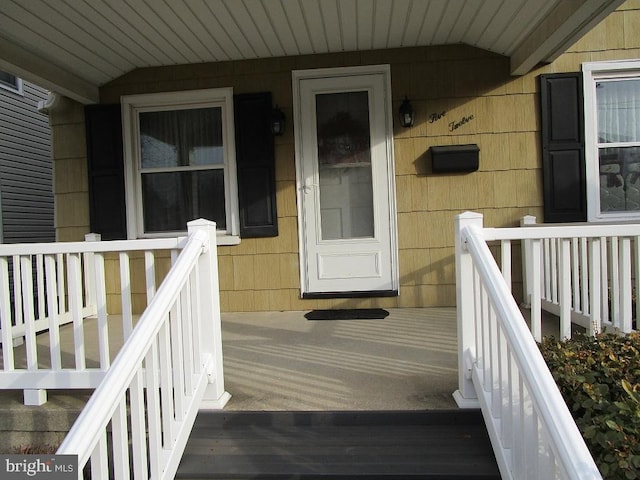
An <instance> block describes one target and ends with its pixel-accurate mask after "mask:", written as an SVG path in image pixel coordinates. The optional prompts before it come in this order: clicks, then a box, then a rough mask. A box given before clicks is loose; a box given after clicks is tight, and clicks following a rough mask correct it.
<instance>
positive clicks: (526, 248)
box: [520, 215, 536, 308]
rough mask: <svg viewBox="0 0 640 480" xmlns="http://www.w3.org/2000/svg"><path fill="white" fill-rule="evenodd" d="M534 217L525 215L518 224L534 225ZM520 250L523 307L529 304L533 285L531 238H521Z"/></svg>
mask: <svg viewBox="0 0 640 480" xmlns="http://www.w3.org/2000/svg"><path fill="white" fill-rule="evenodd" d="M535 224H536V217H535V216H533V215H525V216H524V217H522V218H521V219H520V226H521V227H526V226H527V225H535ZM520 249H521V250H522V304H523V306H524V307H525V308H529V307H530V306H531V288H532V286H533V265H532V263H531V240H523V241H522V244H521V245H520Z"/></svg>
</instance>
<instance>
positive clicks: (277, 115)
mask: <svg viewBox="0 0 640 480" xmlns="http://www.w3.org/2000/svg"><path fill="white" fill-rule="evenodd" d="M285 123H286V117H285V116H284V113H282V110H280V109H279V108H278V105H276V108H274V109H273V111H272V112H271V133H273V134H274V135H277V136H280V135H282V134H284V127H285Z"/></svg>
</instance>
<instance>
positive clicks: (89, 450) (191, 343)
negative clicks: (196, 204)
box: [57, 222, 228, 479]
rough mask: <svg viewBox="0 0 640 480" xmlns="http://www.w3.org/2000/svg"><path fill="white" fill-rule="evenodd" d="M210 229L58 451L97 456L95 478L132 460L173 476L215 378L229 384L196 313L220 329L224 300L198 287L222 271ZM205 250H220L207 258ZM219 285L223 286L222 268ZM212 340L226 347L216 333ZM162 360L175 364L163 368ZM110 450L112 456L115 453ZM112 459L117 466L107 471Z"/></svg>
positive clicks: (199, 232)
mask: <svg viewBox="0 0 640 480" xmlns="http://www.w3.org/2000/svg"><path fill="white" fill-rule="evenodd" d="M211 225H213V227H211ZM190 226H191V224H190ZM208 227H209V228H208V230H209V232H213V235H215V224H211V223H210V222H208ZM206 232H207V230H206V229H194V232H193V233H191V234H190V235H189V238H188V241H187V244H186V245H185V246H184V248H183V250H182V252H181V253H180V256H179V257H178V259H177V260H176V262H175V263H174V265H173V267H172V268H171V270H170V271H169V273H168V274H167V276H166V277H165V280H164V281H163V282H162V285H161V286H160V288H159V289H158V291H157V293H156V295H155V296H154V297H153V300H152V301H151V303H150V304H149V306H148V307H147V309H146V310H145V312H144V313H143V315H142V316H141V318H140V320H139V322H138V324H137V325H136V327H135V329H134V330H133V332H132V333H131V336H130V337H129V339H128V340H127V341H126V343H125V345H124V346H123V348H122V350H121V351H120V353H119V354H118V356H117V357H116V359H115V361H114V362H113V364H112V366H111V367H110V369H109V371H108V373H107V374H106V376H105V377H104V380H103V381H102V383H101V384H100V386H99V387H98V388H97V389H96V391H95V392H94V394H93V395H92V396H91V398H90V400H89V402H88V403H87V405H86V407H85V408H84V410H83V411H82V413H81V414H80V416H79V417H78V419H77V420H76V422H75V424H74V425H73V427H72V429H71V431H70V432H69V434H68V435H67V437H66V438H65V440H64V442H63V443H62V445H61V446H60V448H59V449H58V452H57V453H58V454H75V455H78V457H79V465H80V469H81V470H82V468H83V467H84V465H85V464H86V463H87V462H88V461H89V460H90V459H91V469H92V478H94V479H98V478H112V477H115V478H129V468H130V465H129V463H130V462H131V461H133V469H134V472H135V473H136V474H139V475H141V476H143V477H144V478H149V477H151V478H152V479H159V478H167V479H168V478H173V475H174V474H175V471H176V469H177V466H178V463H179V461H180V458H181V455H182V451H183V450H184V446H185V445H186V441H187V438H188V435H189V432H190V430H191V427H192V425H193V421H194V420H195V415H196V413H197V410H198V408H199V406H200V404H201V401H202V399H203V398H204V395H205V392H206V388H207V384H211V383H214V382H216V383H218V387H219V388H221V390H219V392H220V391H222V392H223V390H224V387H223V378H222V370H221V365H215V363H217V362H219V361H220V360H221V357H219V356H218V354H219V352H218V351H213V349H212V348H211V347H209V348H207V349H205V348H204V347H203V345H202V344H203V343H204V341H203V340H204V339H203V338H202V332H203V330H206V326H204V325H203V326H200V325H198V324H197V321H196V320H200V321H202V322H204V323H211V324H212V325H213V324H216V325H215V327H216V328H217V330H218V333H219V328H220V324H219V310H217V311H211V309H210V308H209V309H208V307H207V304H209V306H211V305H213V306H214V310H215V307H216V305H215V304H212V303H210V302H209V300H208V298H209V297H211V296H212V295H215V294H216V292H217V290H216V291H215V292H213V291H205V290H203V291H202V292H200V291H197V289H198V285H201V284H207V283H208V282H205V281H204V278H202V280H203V281H202V282H200V280H201V278H200V277H201V276H204V275H210V274H211V273H214V274H215V273H216V272H211V271H208V267H207V264H211V263H212V260H215V243H214V242H215V236H214V237H213V239H212V238H211V235H207V233H206ZM203 253H206V254H208V255H212V256H213V258H203V255H202V254H203ZM198 265H200V267H199V266H198ZM213 285H214V286H215V287H216V288H217V275H216V278H214V279H213ZM192 300H195V304H191V302H192ZM203 305H204V306H205V308H204V309H201V307H202V306H203ZM207 309H208V310H209V311H208V312H207ZM192 317H193V318H192ZM194 319H195V320H194ZM192 321H194V324H193V325H192ZM206 341H207V343H209V344H212V345H213V346H214V347H215V349H216V350H220V348H221V345H220V344H217V345H216V344H215V343H216V342H215V339H212V338H207V339H206ZM216 357H218V358H216ZM220 363H221V362H220ZM162 365H165V367H166V366H169V368H165V369H163V368H161V366H162ZM185 369H186V370H185ZM143 378H144V380H142V379H143ZM142 383H144V384H145V387H144V388H145V391H146V395H145V399H146V400H145V401H142V395H143V393H142V391H143V390H142V389H143V386H142ZM127 393H129V395H127ZM227 398H228V394H226V392H223V394H222V395H219V398H217V399H216V398H214V399H210V400H214V401H215V400H217V401H218V402H220V407H221V406H222V405H224V402H226V399H227ZM127 402H128V403H129V405H127ZM180 405H183V407H182V408H180ZM128 410H129V411H130V414H131V422H130V425H131V431H130V432H129V431H128V425H127V420H126V415H127V411H128ZM145 410H146V413H145ZM160 410H162V413H160ZM109 425H111V427H112V428H111V430H112V431H113V434H112V435H111V438H112V441H111V444H112V452H111V453H108V452H107V444H108V442H107V441H106V438H107V431H108V427H109ZM141 429H142V430H141ZM147 435H148V440H146V439H147ZM130 439H131V440H130ZM130 444H131V446H129V445H130ZM147 445H148V446H147ZM130 449H131V451H130ZM109 455H112V462H109V461H108V457H109ZM147 458H148V459H149V470H148V471H147V460H146V459H147ZM109 464H112V465H113V467H114V471H113V472H111V473H109V472H107V466H108V465H109ZM80 478H81V477H80Z"/></svg>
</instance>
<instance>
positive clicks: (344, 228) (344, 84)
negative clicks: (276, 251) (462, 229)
mask: <svg viewBox="0 0 640 480" xmlns="http://www.w3.org/2000/svg"><path fill="white" fill-rule="evenodd" d="M293 75H294V99H295V102H296V105H295V109H294V112H295V113H294V115H295V126H296V165H297V167H296V168H297V175H298V209H299V210H298V211H299V235H300V265H301V267H300V273H301V275H300V277H301V285H302V293H303V296H306V297H313V296H362V295H372V296H377V295H396V294H397V291H398V268H397V246H396V243H397V240H396V237H397V235H396V210H395V188H394V173H393V143H392V139H393V136H392V123H391V117H390V115H391V101H390V74H389V68H388V66H374V67H356V68H340V69H326V70H324V69H323V70H306V71H297V72H294V73H293Z"/></svg>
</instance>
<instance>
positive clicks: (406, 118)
mask: <svg viewBox="0 0 640 480" xmlns="http://www.w3.org/2000/svg"><path fill="white" fill-rule="evenodd" d="M399 112H400V125H402V126H403V127H405V128H408V127H412V126H413V120H414V114H413V107H412V106H411V103H410V102H409V99H408V98H407V96H406V95H405V97H404V100H403V101H402V105H400V111H399Z"/></svg>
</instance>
